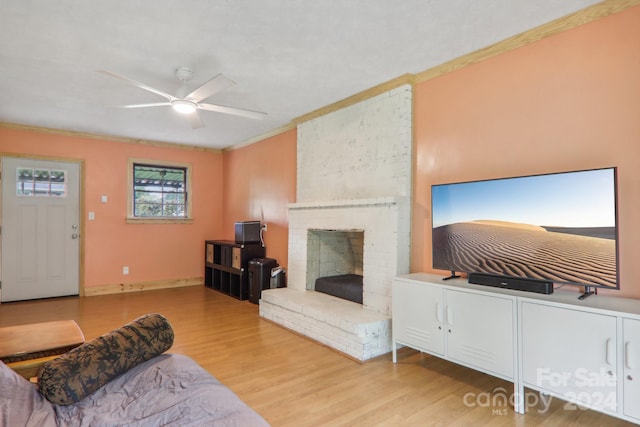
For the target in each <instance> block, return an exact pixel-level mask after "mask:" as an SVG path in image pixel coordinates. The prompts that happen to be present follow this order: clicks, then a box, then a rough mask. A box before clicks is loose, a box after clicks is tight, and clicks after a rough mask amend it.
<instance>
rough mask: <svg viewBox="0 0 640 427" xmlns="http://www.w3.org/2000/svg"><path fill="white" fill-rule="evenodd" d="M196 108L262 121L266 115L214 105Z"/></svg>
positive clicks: (201, 105)
mask: <svg viewBox="0 0 640 427" xmlns="http://www.w3.org/2000/svg"><path fill="white" fill-rule="evenodd" d="M198 108H200V109H202V110H207V111H215V112H217V113H225V114H233V115H234V116H242V117H248V118H250V119H263V118H264V117H265V116H266V115H267V113H262V112H260V111H252V110H244V109H242V108H234V107H225V106H224V105H216V104H198Z"/></svg>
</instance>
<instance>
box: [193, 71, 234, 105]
mask: <svg viewBox="0 0 640 427" xmlns="http://www.w3.org/2000/svg"><path fill="white" fill-rule="evenodd" d="M235 84H236V82H234V81H233V80H231V79H228V78H226V77H225V76H223V75H222V74H218V75H217V76H215V77H214V78H212V79H211V80H209V81H208V82H206V83H204V84H203V85H202V86H200V87H199V88H197V89H195V90H194V91H193V92H191V93H190V94H189V95H187V96H186V97H185V99H188V100H190V101H193V102H200V101H202V100H203V99H206V98H209V97H210V96H211V95H213V94H215V93H218V92H220V91H221V90H224V89H226V88H228V87H231V86H233V85H235Z"/></svg>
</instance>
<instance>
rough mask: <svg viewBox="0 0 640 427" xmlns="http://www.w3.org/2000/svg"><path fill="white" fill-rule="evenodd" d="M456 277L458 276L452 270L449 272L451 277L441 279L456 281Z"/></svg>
mask: <svg viewBox="0 0 640 427" xmlns="http://www.w3.org/2000/svg"><path fill="white" fill-rule="evenodd" d="M458 277H460V275H459V274H456V272H455V271H454V270H451V275H449V276H447V277H443V278H442V280H449V279H457V278H458Z"/></svg>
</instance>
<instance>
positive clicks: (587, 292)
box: [578, 286, 598, 300]
mask: <svg viewBox="0 0 640 427" xmlns="http://www.w3.org/2000/svg"><path fill="white" fill-rule="evenodd" d="M597 294H598V293H597V292H595V291H592V290H591V287H590V286H585V287H584V292H583V293H582V295H580V296H579V297H578V299H579V300H583V299H585V298H587V297H588V296H590V295H597Z"/></svg>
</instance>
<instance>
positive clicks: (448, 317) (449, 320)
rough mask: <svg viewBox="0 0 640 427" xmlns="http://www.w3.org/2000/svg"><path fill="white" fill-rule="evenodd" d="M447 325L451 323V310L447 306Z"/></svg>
mask: <svg viewBox="0 0 640 427" xmlns="http://www.w3.org/2000/svg"><path fill="white" fill-rule="evenodd" d="M447 325H453V311H452V310H451V307H449V306H447Z"/></svg>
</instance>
